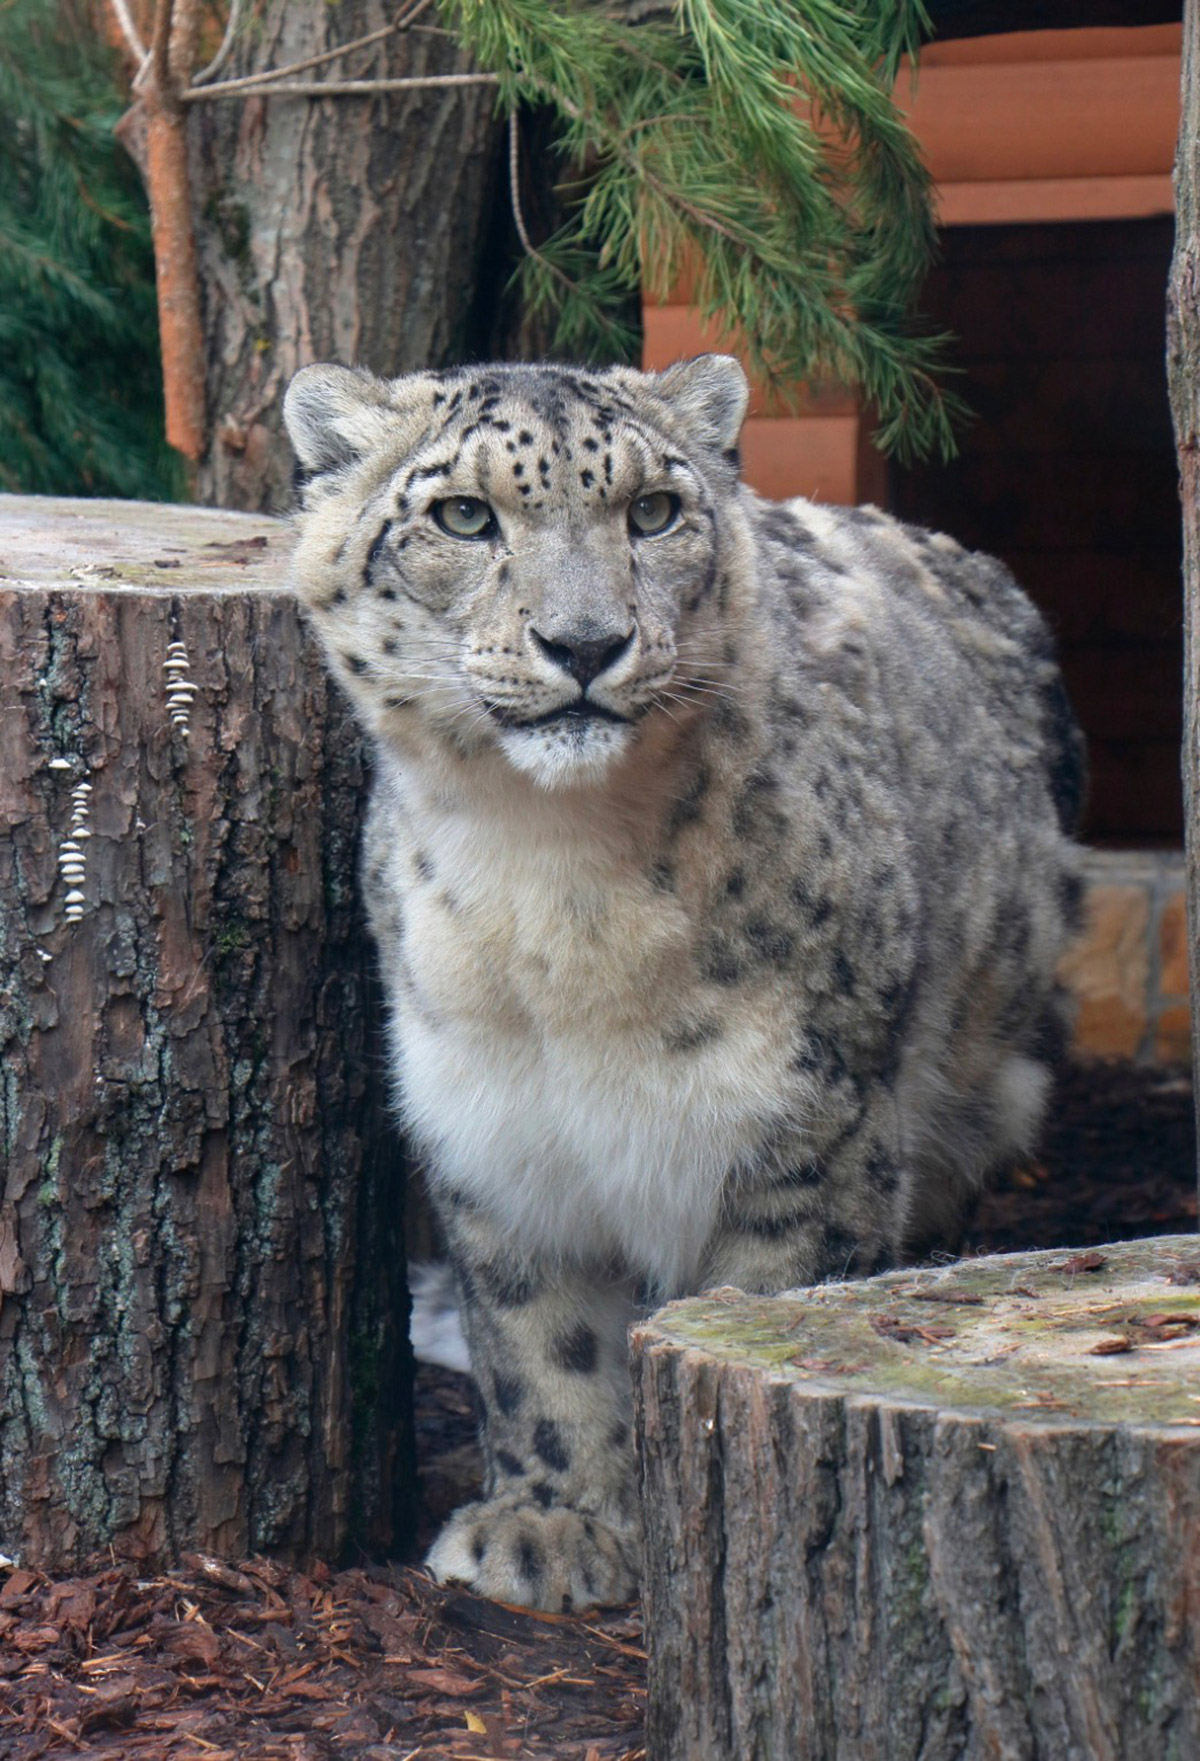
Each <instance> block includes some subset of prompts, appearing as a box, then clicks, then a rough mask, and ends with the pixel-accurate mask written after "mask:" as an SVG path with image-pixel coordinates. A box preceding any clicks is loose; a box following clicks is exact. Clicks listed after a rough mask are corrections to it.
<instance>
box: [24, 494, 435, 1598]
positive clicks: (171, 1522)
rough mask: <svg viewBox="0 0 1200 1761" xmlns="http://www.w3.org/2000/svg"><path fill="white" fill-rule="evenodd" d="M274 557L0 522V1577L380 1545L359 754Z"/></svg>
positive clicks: (145, 524)
mask: <svg viewBox="0 0 1200 1761" xmlns="http://www.w3.org/2000/svg"><path fill="white" fill-rule="evenodd" d="M286 547H287V538H286V531H285V529H283V528H281V527H278V526H276V525H274V524H273V523H272V522H271V521H268V520H264V519H250V518H247V517H245V516H240V515H227V514H217V513H212V512H208V511H204V510H197V509H184V508H163V507H157V506H148V505H141V504H136V503H111V502H110V503H104V502H82V503H71V502H55V501H50V500H32V499H31V500H26V499H22V498H0V571H2V574H0V819H2V820H3V823H4V824H5V826H6V828H7V829H6V835H5V837H4V839H3V840H2V841H0V1133H2V1139H3V1145H4V1157H5V1161H4V1187H3V1195H2V1200H0V1548H2V1549H3V1550H4V1551H5V1552H7V1553H9V1554H15V1555H18V1556H19V1557H20V1558H21V1559H22V1560H23V1561H24V1562H26V1563H29V1564H35V1565H39V1566H44V1567H47V1568H66V1567H69V1566H71V1565H72V1564H74V1563H75V1562H77V1561H79V1560H81V1559H82V1558H84V1557H85V1556H86V1555H88V1554H89V1553H91V1552H93V1551H94V1550H95V1549H97V1548H100V1547H105V1548H107V1547H108V1546H109V1545H110V1544H111V1545H112V1546H113V1547H114V1548H115V1549H116V1551H117V1552H118V1553H121V1554H123V1555H127V1556H132V1557H135V1558H137V1559H138V1560H141V1561H144V1562H145V1563H146V1564H147V1566H150V1565H153V1564H156V1563H158V1564H161V1563H163V1562H164V1561H166V1560H168V1559H169V1558H170V1557H171V1556H172V1555H174V1554H177V1553H178V1551H179V1549H180V1548H183V1547H195V1548H199V1549H201V1550H203V1551H210V1552H213V1553H219V1554H225V1555H227V1556H229V1555H244V1554H246V1553H248V1552H250V1551H253V1550H258V1549H262V1550H270V1551H277V1552H281V1553H283V1554H284V1555H286V1556H289V1557H298V1556H300V1557H302V1556H306V1555H312V1554H319V1555H324V1556H330V1555H337V1554H338V1553H340V1552H342V1551H343V1549H344V1548H345V1546H346V1544H347V1542H348V1541H349V1540H350V1539H351V1538H352V1537H353V1538H355V1539H358V1540H360V1541H361V1542H362V1543H363V1544H366V1545H370V1546H372V1547H374V1548H376V1549H381V1548H386V1547H388V1546H395V1545H396V1544H397V1543H402V1542H403V1541H404V1539H405V1535H406V1530H407V1523H408V1516H409V1510H408V1501H409V1499H410V1496H411V1489H412V1472H411V1454H410V1435H409V1431H408V1428H407V1426H408V1422H409V1421H408V1418H407V1410H408V1409H407V1405H406V1399H407V1388H406V1386H405V1377H406V1375H407V1373H408V1355H407V1342H406V1339H405V1337H404V1335H403V1314H404V1301H403V1288H404V1286H403V1250H402V1242H401V1241H400V1239H399V1231H398V1225H397V1222H396V1219H397V1217H398V1215H399V1212H400V1209H401V1203H402V1185H401V1179H402V1170H401V1168H400V1167H399V1166H398V1162H397V1158H396V1152H395V1151H394V1150H392V1149H391V1148H389V1147H388V1139H387V1136H386V1132H385V1130H384V1127H383V1123H382V1109H381V1105H380V1096H379V1093H378V1077H377V1072H378V1070H379V1069H380V1066H381V1057H380V1053H379V1049H378V1047H377V1046H373V1045H372V1044H371V1042H370V1026H369V1024H370V1023H371V1022H372V1021H374V1020H375V1019H376V1018H377V1011H376V1009H375V1006H374V1003H373V1000H372V998H371V996H370V995H369V992H370V989H371V985H370V982H369V976H368V975H369V962H370V956H369V953H368V951H367V948H366V943H365V939H364V935H363V928H362V925H361V923H360V921H359V914H358V907H357V904H356V877H355V870H356V862H357V850H358V841H359V821H360V814H361V808H362V803H363V799H364V751H363V746H362V743H361V741H360V739H359V736H358V735H357V733H356V732H355V730H354V727H353V725H352V723H351V720H350V717H349V712H348V709H347V706H346V705H345V704H344V702H343V701H342V700H341V699H340V698H338V697H337V696H336V694H335V692H334V690H333V688H332V687H331V686H330V685H329V684H328V683H327V681H326V675H325V671H324V668H323V666H322V664H321V659H320V656H319V654H318V652H317V648H316V644H315V642H314V641H313V639H312V637H311V636H310V634H309V632H308V631H307V629H306V627H305V626H304V624H303V623H302V622H301V620H300V617H299V614H298V610H297V607H296V605H295V603H294V601H293V599H292V598H291V596H290V595H289V594H288V593H287V592H286V591H285V590H284V586H283V562H284V558H285V552H286ZM397 1317H399V1321H400V1326H399V1329H398V1328H397V1324H396V1323H397Z"/></svg>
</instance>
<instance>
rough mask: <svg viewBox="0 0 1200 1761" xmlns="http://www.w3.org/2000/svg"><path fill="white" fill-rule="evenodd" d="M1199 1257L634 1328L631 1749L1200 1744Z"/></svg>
mask: <svg viewBox="0 0 1200 1761" xmlns="http://www.w3.org/2000/svg"><path fill="white" fill-rule="evenodd" d="M1198 1369H1200V1245H1198V1244H1197V1242H1196V1241H1195V1239H1194V1238H1191V1237H1186V1236H1177V1237H1170V1238H1165V1239H1163V1240H1161V1241H1156V1242H1132V1243H1127V1244H1123V1245H1120V1246H1116V1247H1109V1248H1106V1249H1105V1250H1104V1252H1103V1254H1102V1255H1101V1254H1080V1255H1070V1254H1062V1253H1058V1254H1054V1253H1038V1254H1018V1255H1011V1256H1005V1257H1003V1258H999V1257H998V1258H993V1259H981V1260H976V1261H966V1262H963V1263H961V1264H959V1265H955V1266H952V1267H949V1268H945V1269H939V1270H937V1271H917V1272H907V1273H895V1274H889V1275H888V1276H886V1277H883V1278H878V1279H872V1280H869V1281H864V1282H860V1283H853V1284H845V1285H824V1286H820V1287H818V1288H815V1289H812V1290H804V1291H798V1292H794V1293H792V1294H790V1295H788V1296H785V1297H777V1298H754V1297H746V1296H743V1295H741V1294H740V1293H739V1292H719V1291H718V1292H713V1293H709V1295H708V1296H707V1297H705V1298H697V1299H694V1300H690V1301H687V1302H682V1303H675V1304H672V1305H670V1306H669V1307H668V1308H666V1309H664V1310H663V1311H662V1312H661V1313H660V1314H659V1315H658V1316H656V1317H655V1318H654V1319H653V1320H652V1321H650V1322H648V1323H646V1324H645V1325H644V1326H643V1327H641V1328H640V1329H638V1330H637V1331H636V1332H635V1335H634V1382H635V1395H636V1406H637V1416H638V1427H639V1436H640V1447H641V1454H642V1472H643V1505H644V1510H645V1517H646V1561H647V1571H646V1584H645V1591H644V1595H645V1604H646V1630H647V1635H648V1644H649V1650H650V1698H649V1718H648V1731H647V1736H648V1751H647V1752H648V1754H649V1755H650V1756H651V1757H652V1761H676V1758H677V1757H678V1761H685V1758H686V1761H729V1757H731V1756H737V1757H738V1761H778V1758H779V1757H781V1756H788V1757H789V1758H795V1761H826V1758H829V1761H832V1758H834V1757H837V1758H838V1761H850V1758H853V1761H918V1758H919V1761H951V1758H952V1757H953V1758H954V1761H984V1758H985V1757H987V1758H993V1757H1003V1758H1004V1761H1035V1758H1037V1761H1047V1758H1049V1757H1053V1758H1054V1761H1060V1758H1061V1761H1067V1758H1068V1757H1079V1761H1084V1757H1086V1758H1087V1761H1163V1758H1164V1757H1166V1756H1177V1757H1179V1758H1180V1761H1182V1758H1183V1757H1184V1756H1188V1755H1195V1754H1200V1693H1198V1691H1197V1690H1198V1687H1200V1551H1198V1549H1197V1535H1198V1534H1200V1429H1198V1428H1197V1427H1198V1426H1200V1412H1198V1410H1197V1407H1196V1392H1197V1389H1200V1379H1198V1378H1197V1370H1198Z"/></svg>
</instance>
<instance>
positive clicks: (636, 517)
mask: <svg viewBox="0 0 1200 1761" xmlns="http://www.w3.org/2000/svg"><path fill="white" fill-rule="evenodd" d="M678 512H679V497H678V496H677V495H670V494H668V492H667V491H666V490H665V489H656V490H655V491H654V493H653V495H639V496H638V498H637V500H636V501H631V502H630V504H629V525H630V529H631V530H632V531H633V532H636V533H637V534H638V536H639V537H641V538H653V536H654V534H655V533H656V532H665V531H666V529H667V527H668V526H672V525H674V523H675V516H676V514H677V513H678Z"/></svg>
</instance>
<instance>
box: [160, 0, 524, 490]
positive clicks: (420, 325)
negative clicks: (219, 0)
mask: <svg viewBox="0 0 1200 1761" xmlns="http://www.w3.org/2000/svg"><path fill="white" fill-rule="evenodd" d="M395 10H396V9H395V6H394V5H392V4H389V3H387V0H343V4H340V5H338V6H336V7H334V6H330V5H327V4H325V3H324V0H304V3H303V4H297V3H296V0H259V4H258V5H257V6H256V7H255V8H254V10H253V17H252V25H251V27H249V28H245V29H243V30H242V32H241V33H240V36H239V39H238V42H237V46H236V48H235V50H234V54H233V56H232V57H231V59H230V61H229V62H228V63H227V64H226V66H225V67H224V68H223V69H222V73H221V77H222V79H226V78H236V77H238V76H240V75H244V74H247V73H251V72H256V71H261V70H263V69H266V68H270V67H279V66H283V65H285V64H287V63H290V62H293V61H298V60H301V59H303V58H305V57H307V56H310V55H315V54H320V53H321V52H322V51H323V50H325V49H328V48H331V47H333V46H334V45H335V44H336V43H339V42H347V41H350V40H351V39H353V38H356V37H359V36H362V35H364V34H366V33H367V32H369V31H372V30H377V29H379V28H381V27H382V26H384V25H386V24H387V23H388V22H389V20H390V19H391V18H392V17H393V16H394V14H395ZM435 23H436V14H435V13H433V12H430V13H429V14H428V15H426V16H424V17H423V18H422V20H421V24H422V25H426V26H427V25H431V24H435ZM469 65H470V64H469V62H468V61H467V59H466V58H465V56H464V55H463V54H462V52H461V50H460V49H459V48H458V45H457V44H456V43H455V41H454V40H453V38H452V37H450V36H449V35H448V34H447V33H445V32H442V31H430V30H427V29H414V30H411V31H408V32H404V33H400V34H396V35H393V36H391V37H390V38H387V39H385V40H384V41H382V42H380V43H377V44H375V45H373V46H372V47H371V48H370V49H368V50H362V51H357V52H356V53H355V55H354V57H353V59H352V61H351V62H350V63H348V64H340V63H336V62H335V63H333V64H332V65H331V66H329V67H327V68H325V69H317V70H316V71H315V72H314V73H313V74H312V75H311V76H308V77H313V78H321V77H323V76H325V75H328V76H329V77H333V78H336V77H338V76H339V75H341V76H342V77H348V76H349V75H353V76H354V77H371V78H402V77H408V76H413V75H425V74H432V73H455V72H463V71H467V70H468V69H469ZM495 105H496V95H495V91H494V89H493V88H491V87H489V86H468V87H456V88H450V89H445V88H443V89H440V90H439V89H431V90H426V91H421V92H416V93H412V94H409V93H389V94H384V95H377V96H375V97H372V98H358V97H340V98H329V99H314V98H307V97H296V96H284V95H280V96H276V97H264V96H261V95H260V96H252V97H248V98H226V99H221V100H217V101H213V102H203V103H195V104H190V105H189V106H188V109H189V111H190V117H189V127H190V131H191V184H192V199H193V203H194V207H195V212H196V216H197V228H198V237H199V256H200V277H201V291H202V296H203V304H204V312H205V320H204V321H205V333H206V345H205V346H206V355H207V358H208V394H207V402H208V410H209V419H210V424H211V428H212V440H211V444H210V450H209V454H208V457H207V459H206V461H205V462H204V463H203V464H202V466H201V468H200V471H199V474H198V479H197V490H198V494H199V496H200V499H201V500H204V501H208V502H214V503H220V504H222V505H225V506H229V507H240V508H249V509H255V508H263V509H272V508H274V509H278V508H281V507H283V506H286V505H287V503H288V501H289V500H290V490H289V484H290V479H291V470H292V459H291V452H290V449H289V448H288V445H287V442H286V440H285V439H284V438H283V437H282V434H281V430H280V422H279V410H280V405H281V403H282V399H283V394H284V392H285V391H286V389H287V386H288V381H289V380H290V379H291V376H292V374H293V373H294V372H295V371H296V370H297V368H299V367H302V366H305V365H306V364H307V363H308V362H310V361H314V360H338V361H342V362H345V363H347V364H351V363H360V364H362V365H364V366H367V367H370V368H371V369H372V370H373V371H374V372H376V373H381V374H385V375H391V374H396V373H403V372H408V371H410V370H413V369H415V368H418V367H427V366H440V365H444V364H445V363H446V362H448V361H450V360H452V359H462V358H466V357H469V356H470V355H471V354H473V353H478V352H486V347H485V346H482V347H481V345H485V343H486V338H487V335H488V330H489V323H490V316H491V314H492V313H493V311H494V308H495V306H496V304H497V302H498V301H499V299H500V295H501V291H502V288H503V285H504V282H505V281H506V280H507V277H508V273H509V266H508V265H507V264H506V263H504V262H503V261H499V262H497V261H494V260H493V248H494V239H493V235H492V227H491V217H492V210H493V208H494V206H496V205H497V204H506V203H507V196H506V193H505V190H504V186H503V184H502V182H501V178H502V175H503V165H504V131H503V125H502V123H501V122H499V121H498V120H497V118H496V116H495Z"/></svg>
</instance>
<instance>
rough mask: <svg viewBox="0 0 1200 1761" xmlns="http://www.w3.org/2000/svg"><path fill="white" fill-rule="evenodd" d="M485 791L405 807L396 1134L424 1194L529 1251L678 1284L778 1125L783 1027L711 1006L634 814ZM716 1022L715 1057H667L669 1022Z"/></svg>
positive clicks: (416, 800) (698, 1049)
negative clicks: (407, 835)
mask: <svg viewBox="0 0 1200 1761" xmlns="http://www.w3.org/2000/svg"><path fill="white" fill-rule="evenodd" d="M496 784H497V786H496V790H495V791H494V792H492V793H490V794H489V796H488V798H487V799H486V802H481V801H480V800H479V799H478V798H476V799H475V800H474V801H464V800H459V801H454V800H452V799H450V798H448V796H447V794H446V793H445V792H444V791H442V792H438V793H437V794H430V793H428V792H425V791H421V790H414V789H413V788H412V787H411V786H409V787H406V788H405V797H406V800H405V809H406V815H407V824H408V825H409V827H410V828H411V835H412V836H413V837H414V838H415V839H416V840H417V848H418V849H419V853H420V856H421V858H422V861H421V864H420V867H421V869H422V870H423V873H424V878H423V879H422V880H421V881H419V882H418V883H416V884H414V885H413V886H411V887H410V888H409V889H408V892H407V898H406V900H405V918H406V936H405V963H406V969H407V974H408V979H409V989H408V995H407V1000H405V999H404V998H397V1000H396V1020H395V1031H394V1043H395V1044H396V1046H397V1049H398V1052H399V1055H400V1060H401V1066H402V1084H403V1091H404V1096H405V1108H406V1113H407V1115H408V1118H409V1122H410V1124H411V1126H412V1127H413V1129H414V1130H415V1132H416V1134H417V1136H418V1139H419V1141H421V1142H422V1143H423V1144H425V1145H426V1146H428V1147H429V1148H430V1149H431V1150H432V1152H433V1163H434V1166H433V1169H432V1175H433V1178H434V1180H435V1182H442V1183H444V1184H446V1185H448V1186H451V1187H454V1188H457V1189H458V1190H459V1191H461V1192H463V1193H464V1194H465V1195H468V1196H470V1197H471V1198H472V1199H474V1200H475V1201H476V1202H479V1203H482V1204H484V1205H486V1207H487V1208H488V1210H489V1211H490V1212H491V1213H492V1215H493V1216H494V1217H495V1218H496V1219H497V1220H498V1221H499V1222H500V1223H501V1224H502V1225H503V1226H505V1227H506V1228H508V1229H509V1230H511V1231H512V1233H513V1235H514V1236H515V1237H519V1238H520V1240H521V1241H522V1242H523V1243H524V1244H526V1245H529V1246H535V1247H538V1248H540V1249H542V1250H543V1251H545V1252H548V1253H551V1254H566V1255H568V1256H575V1255H580V1256H587V1257H591V1256H594V1255H604V1254H608V1253H611V1252H614V1251H616V1252H619V1253H620V1254H621V1256H622V1257H623V1258H624V1259H625V1260H626V1261H627V1263H629V1264H630V1265H631V1266H633V1267H635V1268H637V1269H639V1270H641V1271H644V1272H645V1273H647V1274H651V1275H653V1276H654V1277H656V1278H657V1279H658V1280H660V1281H661V1282H662V1284H663V1285H665V1286H666V1287H668V1288H670V1287H673V1286H677V1285H680V1284H682V1283H684V1282H686V1281H687V1280H688V1279H689V1278H690V1277H692V1276H693V1275H694V1274H695V1271H696V1269H697V1264H698V1261H699V1257H700V1254H701V1251H702V1248H703V1245H704V1242H705V1240H706V1239H707V1237H708V1235H709V1234H710V1232H711V1229H712V1226H713V1223H714V1221H715V1218H716V1213H717V1208H718V1206H719V1204H720V1202H721V1194H722V1188H723V1185H724V1182H725V1179H726V1176H727V1175H728V1172H729V1170H730V1168H731V1167H733V1166H735V1165H736V1164H737V1163H738V1162H739V1160H741V1159H742V1158H743V1157H744V1155H745V1153H746V1151H747V1149H748V1147H749V1146H750V1144H751V1143H752V1141H753V1140H754V1139H755V1138H756V1137H757V1136H759V1134H760V1133H761V1130H762V1126H763V1124H764V1122H765V1121H766V1120H768V1119H769V1118H770V1117H771V1116H772V1115H773V1114H774V1113H776V1112H777V1110H778V1108H779V1104H780V1096H781V1092H782V1086H783V1084H784V1083H785V1081H786V1073H785V1069H784V1062H785V1060H784V1052H783V1047H784V1045H785V1044H786V1034H785V1033H784V1032H782V1031H781V1028H782V1023H781V1022H780V1021H777V1020H776V1019H775V1016H774V1011H773V1010H772V1009H771V1008H770V1007H766V1008H764V1007H763V1006H762V1001H761V999H759V1000H758V1003H757V1006H756V1007H754V1008H753V1009H747V1010H745V1011H744V1012H743V1011H739V1010H738V1009H736V1008H731V1007H730V999H728V997H726V998H724V999H718V998H713V997H711V996H709V995H707V994H706V993H707V987H705V986H704V985H703V984H702V982H701V981H700V980H699V979H698V978H697V977H696V976H695V973H694V967H693V960H692V951H693V946H694V941H695V935H696V925H695V924H694V923H693V922H692V921H691V920H690V918H689V915H688V912H687V910H686V909H685V908H684V906H683V905H682V904H681V902H680V900H679V898H678V896H677V895H675V894H672V893H663V892H661V891H658V890H656V889H655V887H654V885H653V884H652V881H651V878H650V868H651V862H650V860H649V857H648V853H647V850H646V848H645V844H644V839H643V836H642V834H641V830H639V827H641V828H644V826H645V824H646V820H645V817H644V816H642V817H641V819H640V820H639V818H638V817H637V816H633V817H632V818H631V816H630V815H629V813H628V811H627V810H623V811H622V812H621V813H619V814H618V813H617V812H616V811H615V810H611V811H610V810H609V809H608V808H607V806H606V804H605V802H604V801H603V800H602V799H599V798H596V797H592V798H589V799H584V798H579V797H577V798H574V799H572V798H570V797H564V796H563V795H559V794H554V795H544V794H533V793H532V792H531V791H530V790H529V789H528V788H527V787H526V786H525V785H524V783H523V780H521V779H517V782H516V784H515V785H513V786H512V788H513V797H512V798H507V799H506V797H505V789H506V787H508V786H509V785H507V783H506V781H505V779H504V778H503V776H500V777H498V778H497V779H496ZM518 809H519V811H518ZM397 859H398V860H399V858H397ZM406 860H408V861H410V862H411V858H406ZM720 1005H723V1007H722V1013H721V1033H720V1035H719V1037H715V1038H714V1040H713V1043H712V1044H711V1045H708V1044H701V1045H692V1046H690V1047H688V1048H687V1049H686V1050H681V1049H680V1047H679V1043H678V1042H679V1037H680V1035H679V1028H680V1024H681V1023H684V1022H688V1021H690V1022H695V1020H696V1019H697V1018H698V1016H700V1015H702V1014H703V1013H704V1012H705V1011H706V1010H707V1011H708V1012H709V1013H710V1014H711V1013H712V1012H713V1009H714V1006H720Z"/></svg>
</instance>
